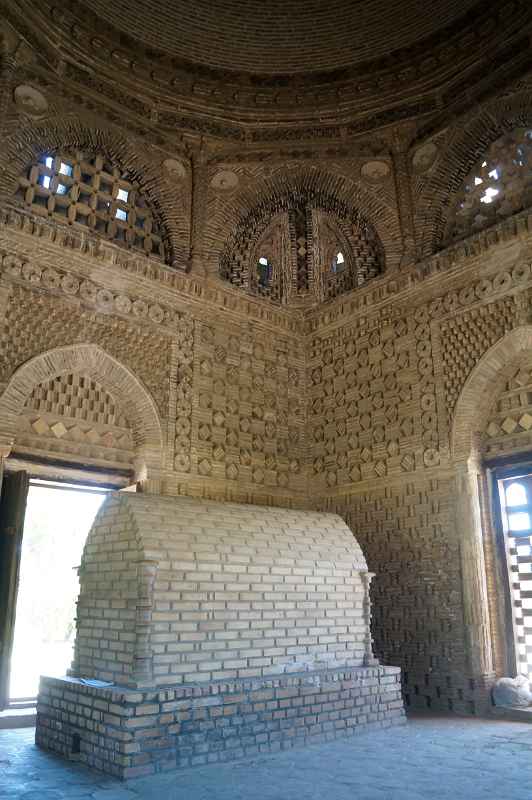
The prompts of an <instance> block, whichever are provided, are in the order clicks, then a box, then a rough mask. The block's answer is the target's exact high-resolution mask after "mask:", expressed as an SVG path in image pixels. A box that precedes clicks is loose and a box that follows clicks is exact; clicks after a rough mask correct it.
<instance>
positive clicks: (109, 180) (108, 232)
mask: <svg viewBox="0 0 532 800" xmlns="http://www.w3.org/2000/svg"><path fill="white" fill-rule="evenodd" d="M19 187H20V188H19V193H20V194H22V197H23V199H24V204H25V205H26V206H27V207H28V208H30V209H31V211H32V212H33V213H35V214H39V215H40V216H43V217H49V218H52V219H55V220H59V221H63V222H67V223H68V224H70V225H82V226H84V227H87V228H89V229H90V230H92V231H93V232H94V233H97V234H99V235H101V236H104V237H106V238H107V239H110V240H112V241H113V242H116V243H117V244H120V245H122V246H124V247H128V248H134V249H138V250H142V251H143V252H144V253H146V254H147V255H155V256H159V257H161V258H164V247H163V241H162V237H161V233H160V231H159V229H158V226H157V224H156V222H155V220H154V218H153V214H152V212H151V210H150V208H149V206H148V204H147V203H146V201H145V199H144V197H143V195H142V192H141V191H140V188H139V186H138V184H137V183H135V182H134V181H132V180H131V177H130V176H128V174H127V173H125V172H123V171H122V170H120V169H119V168H118V167H116V166H115V165H113V164H111V163H110V162H109V161H108V160H106V159H105V158H104V156H102V155H87V154H85V153H80V152H76V153H61V154H56V155H48V154H44V155H43V156H42V157H41V158H40V159H39V161H37V162H36V163H34V164H32V165H31V166H30V168H29V170H28V172H27V175H26V176H23V177H21V178H20V179H19Z"/></svg>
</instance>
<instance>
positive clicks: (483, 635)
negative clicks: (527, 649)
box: [451, 325, 532, 685]
mask: <svg viewBox="0 0 532 800" xmlns="http://www.w3.org/2000/svg"><path fill="white" fill-rule="evenodd" d="M531 354H532V325H523V326H520V327H518V328H515V329H514V330H513V331H511V332H509V333H507V334H506V335H505V336H503V337H502V338H501V339H500V340H499V341H498V342H497V343H496V344H494V345H493V346H492V347H491V348H490V349H489V350H487V351H486V353H485V354H484V355H483V356H482V358H481V359H480V361H479V362H478V363H477V365H476V367H475V368H474V369H473V371H472V372H471V374H470V375H469V377H468V379H467V381H466V383H465V384H464V386H463V388H462V391H461V393H460V396H459V398H458V401H457V403H456V406H455V411H454V417H453V425H452V432H451V455H452V459H453V465H454V471H455V524H456V531H457V535H458V539H459V543H460V552H461V565H462V581H463V585H462V592H463V605H464V621H465V629H466V647H467V652H468V656H469V660H470V665H471V671H472V676H473V678H475V679H478V680H480V681H484V682H485V683H486V684H487V685H489V682H490V680H491V679H492V678H493V676H494V662H496V661H497V660H498V659H497V657H496V656H497V650H499V652H500V651H501V650H502V649H503V646H502V643H501V641H500V638H501V637H503V636H505V632H504V627H503V626H502V624H501V619H500V615H499V613H498V610H497V608H496V606H497V603H494V602H493V598H490V596H489V595H488V571H487V570H488V568H489V570H491V571H493V570H495V568H496V567H495V565H494V558H493V552H494V539H493V526H492V522H491V519H492V511H491V502H490V497H489V490H488V481H487V470H486V465H485V464H484V462H483V458H482V442H483V438H484V436H485V430H486V427H487V425H488V422H489V419H490V413H491V411H492V408H493V406H494V403H495V402H496V400H497V398H498V397H499V395H500V393H501V391H502V390H503V389H504V386H505V384H506V382H507V381H508V379H509V378H510V377H511V376H512V375H513V374H514V372H515V369H516V365H518V364H519V362H520V361H521V360H522V359H523V358H525V359H527V360H529V359H530V355H531ZM489 577H490V580H489V583H490V585H494V584H495V582H496V581H495V575H491V574H490V576H489Z"/></svg>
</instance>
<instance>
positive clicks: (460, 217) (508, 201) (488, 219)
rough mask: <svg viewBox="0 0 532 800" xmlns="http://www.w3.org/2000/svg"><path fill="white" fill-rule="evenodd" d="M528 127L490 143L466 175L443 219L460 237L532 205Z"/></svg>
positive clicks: (449, 234)
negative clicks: (454, 200) (445, 218)
mask: <svg viewBox="0 0 532 800" xmlns="http://www.w3.org/2000/svg"><path fill="white" fill-rule="evenodd" d="M531 161H532V130H531V129H528V128H517V129H515V130H513V131H512V132H511V133H508V134H506V135H504V136H501V137H500V138H499V139H497V140H496V141H495V142H493V144H491V145H490V147H489V149H488V150H487V152H485V153H484V154H483V156H482V157H481V161H480V162H479V163H478V164H476V166H475V167H474V168H473V170H472V171H471V173H470V174H469V176H468V177H467V178H466V181H465V184H464V187H463V189H462V191H461V193H460V194H459V196H458V199H457V201H456V205H455V207H454V212H453V214H451V216H450V219H449V222H448V223H447V233H446V241H452V240H455V239H462V238H464V237H465V236H469V235H470V234H471V233H475V231H478V230H480V229H481V228H487V227H489V226H490V225H494V224H495V223H496V222H498V221H499V220H501V219H503V218H504V217H509V216H511V215H512V214H515V213H516V212H518V211H522V210H523V209H524V208H528V207H529V206H530V205H532V170H531V168H530V162H531Z"/></svg>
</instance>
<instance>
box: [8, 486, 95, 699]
mask: <svg viewBox="0 0 532 800" xmlns="http://www.w3.org/2000/svg"><path fill="white" fill-rule="evenodd" d="M108 492H109V489H105V488H101V487H94V486H82V485H77V484H69V483H59V482H55V481H47V480H37V479H32V480H31V481H30V485H29V492H28V499H27V506H26V514H25V517H24V534H23V538H22V553H21V563H20V581H19V589H18V597H17V604H16V619H15V632H14V641H13V651H12V657H11V678H10V687H9V696H10V701H11V702H12V703H17V702H24V701H30V700H33V699H34V698H35V697H36V696H37V694H38V690H39V677H40V675H43V674H45V675H56V676H61V675H65V674H66V671H67V670H68V668H69V667H70V664H71V661H72V654H73V645H74V637H75V617H76V600H77V597H78V592H79V581H78V575H77V569H76V568H77V567H78V566H79V564H80V561H81V555H82V551H83V547H84V544H85V541H86V539H87V536H88V533H89V530H90V528H91V525H92V523H93V521H94V517H95V516H96V513H97V511H98V509H99V508H100V506H101V504H102V502H103V500H104V499H105V496H106V494H107V493H108Z"/></svg>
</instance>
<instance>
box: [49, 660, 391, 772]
mask: <svg viewBox="0 0 532 800" xmlns="http://www.w3.org/2000/svg"><path fill="white" fill-rule="evenodd" d="M404 721H405V714H404V708H403V701H402V698H401V683H400V670H399V668H397V667H382V666H371V667H356V668H349V669H331V670H322V671H315V672H305V673H297V674H283V675H279V676H276V677H270V678H261V679H243V680H237V681H231V682H227V681H215V682H211V683H206V684H194V685H183V684H179V685H178V686H177V685H175V686H169V687H162V688H161V687H158V688H153V689H135V690H134V689H128V688H125V687H120V686H112V687H109V688H105V689H102V688H95V687H92V686H86V685H84V684H82V683H81V682H80V681H79V680H77V679H75V678H48V677H43V678H41V686H40V692H39V699H38V706H37V731H36V743H37V744H38V745H39V746H40V747H43V748H45V749H47V750H50V751H52V752H54V753H58V754H60V755H62V756H64V757H66V758H69V759H74V760H79V761H81V762H82V763H84V764H86V765H87V766H89V767H92V768H94V769H97V770H101V771H102V772H106V773H109V774H111V775H115V776H117V777H119V778H123V779H126V778H133V777H138V776H141V775H152V774H154V773H156V772H162V771H165V770H173V769H180V768H184V767H191V766H196V765H197V766H201V765H203V764H209V763H213V762H217V761H230V760H233V759H238V758H246V757H250V756H255V755H256V754H258V753H271V752H275V751H277V750H283V749H287V748H290V747H293V746H295V745H301V744H307V743H309V744H310V743H313V742H320V741H329V740H332V739H335V738H336V737H338V736H347V735H353V734H355V733H361V732H363V731H367V730H369V729H371V728H383V727H388V726H390V725H399V724H401V723H403V722H404Z"/></svg>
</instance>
